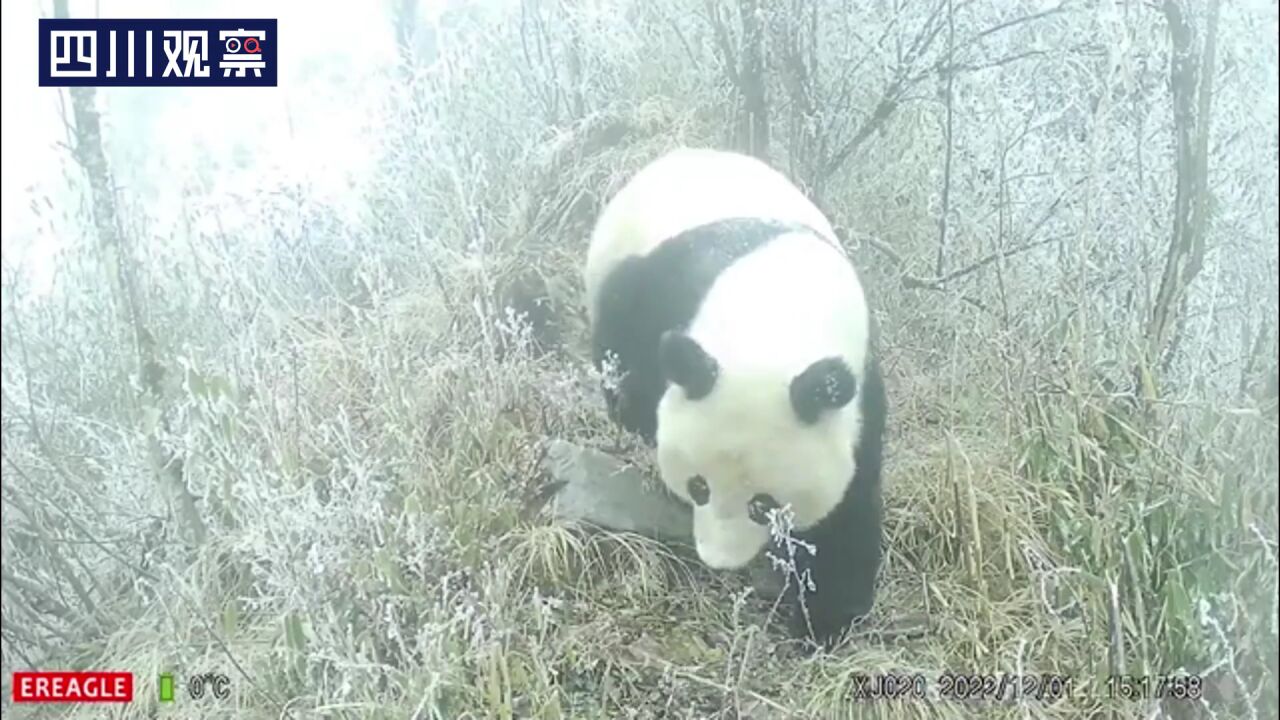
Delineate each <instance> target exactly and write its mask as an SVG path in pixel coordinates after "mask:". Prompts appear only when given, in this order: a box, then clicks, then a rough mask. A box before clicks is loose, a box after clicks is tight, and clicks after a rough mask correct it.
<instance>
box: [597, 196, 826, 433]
mask: <svg viewBox="0 0 1280 720" xmlns="http://www.w3.org/2000/svg"><path fill="white" fill-rule="evenodd" d="M799 230H806V228H803V227H801V226H799V225H792V224H788V223H781V222H775V221H772V220H763V219H759V218H734V219H729V220H720V221H717V222H713V223H708V224H706V225H701V226H699V227H696V228H692V229H690V230H686V231H685V232H682V233H680V234H679V235H677V236H675V237H674V238H671V239H670V240H668V241H667V242H665V243H663V244H661V245H660V246H658V248H656V249H655V250H654V251H653V252H651V253H649V254H648V255H645V256H632V257H629V258H627V259H625V260H623V261H622V262H621V263H619V264H618V266H617V267H616V268H614V269H613V270H612V271H611V272H610V273H609V275H608V277H607V278H606V279H605V280H604V282H603V284H602V285H601V287H600V293H599V296H598V297H597V298H596V314H595V327H594V328H592V340H591V345H592V360H593V362H594V363H595V366H596V369H601V368H603V366H604V361H605V358H606V357H607V356H608V355H610V354H611V355H612V356H613V357H614V358H615V369H616V371H617V372H618V373H619V374H620V378H619V379H618V380H617V387H616V389H613V390H611V389H609V388H608V387H606V388H605V401H606V404H607V406H608V409H609V417H610V418H612V419H613V420H614V421H615V422H617V423H619V424H620V425H622V426H623V427H625V428H626V429H628V430H630V431H632V432H634V433H636V434H638V435H640V436H641V437H642V438H644V440H645V442H647V443H648V444H650V445H653V444H654V442H655V441H656V440H655V438H656V435H657V430H658V401H659V400H661V399H662V394H663V393H664V392H666V389H667V382H666V380H665V379H664V378H663V375H662V370H661V362H660V360H659V353H658V347H659V344H660V342H661V339H662V335H663V333H665V332H667V331H668V330H674V331H677V332H684V331H685V330H687V329H688V327H689V323H690V322H691V321H692V320H693V318H694V316H695V315H696V314H697V312H698V308H699V307H700V306H701V305H702V300H703V298H704V297H706V294H707V291H708V290H709V289H710V288H711V284H712V283H713V282H714V281H715V279H716V277H717V276H719V275H720V273H721V272H723V271H724V269H725V268H727V267H728V266H729V265H731V264H733V263H734V262H735V261H737V260H739V259H741V258H743V257H745V256H746V255H749V254H750V253H752V252H754V251H755V250H756V249H758V248H761V247H763V246H764V245H765V244H767V243H768V242H769V241H770V240H773V239H774V238H777V237H780V236H782V235H785V234H787V233H791V232H796V231H799Z"/></svg>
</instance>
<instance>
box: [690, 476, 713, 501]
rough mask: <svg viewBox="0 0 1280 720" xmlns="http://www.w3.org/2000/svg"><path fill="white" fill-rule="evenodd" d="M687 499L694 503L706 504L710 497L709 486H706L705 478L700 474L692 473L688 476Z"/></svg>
mask: <svg viewBox="0 0 1280 720" xmlns="http://www.w3.org/2000/svg"><path fill="white" fill-rule="evenodd" d="M689 499H690V500H692V501H693V502H694V504H695V505H706V504H707V501H708V500H710V499H711V488H709V487H707V480H706V478H704V477H702V476H701V475H694V476H693V477H691V478H689Z"/></svg>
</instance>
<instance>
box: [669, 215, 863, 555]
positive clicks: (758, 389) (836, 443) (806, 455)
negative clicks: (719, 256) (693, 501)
mask: <svg viewBox="0 0 1280 720" xmlns="http://www.w3.org/2000/svg"><path fill="white" fill-rule="evenodd" d="M689 335H690V337H692V338H693V339H694V340H696V341H697V342H698V344H699V345H701V346H702V347H703V349H704V350H706V351H707V353H709V354H710V355H711V356H712V357H713V358H715V359H716V362H717V363H718V364H719V366H720V374H719V377H718V378H717V380H716V384H715V387H714V388H713V389H712V391H711V394H710V395H708V396H707V397H705V398H702V399H701V400H695V401H690V400H688V399H686V398H685V395H684V391H683V390H681V389H680V388H678V387H672V388H669V389H668V390H667V393H666V394H665V395H664V396H663V398H662V401H661V402H660V403H659V405H658V437H657V441H658V467H659V470H660V472H661V474H662V479H663V482H664V483H665V484H666V485H667V487H668V488H670V489H671V491H672V492H674V493H676V494H677V495H678V496H680V497H682V498H685V499H686V500H689V496H688V479H689V478H690V477H693V476H694V475H701V476H702V477H703V478H704V479H705V480H706V481H707V485H708V487H709V488H710V490H711V500H710V502H708V503H707V504H706V505H703V506H697V505H695V506H694V511H693V516H694V538H695V540H696V543H697V548H698V555H699V556H700V557H701V558H702V560H703V562H705V563H706V564H707V565H709V566H711V567H717V568H734V567H741V566H742V565H745V564H746V563H747V562H749V561H750V560H751V559H752V558H753V557H755V555H756V554H757V553H758V552H759V551H760V549H761V548H762V547H764V545H765V543H766V542H767V541H768V539H769V533H768V529H767V528H765V527H762V526H760V525H757V524H755V523H754V522H752V521H751V519H750V518H749V517H748V515H747V503H748V501H749V500H750V499H751V497H752V496H753V495H755V494H756V493H768V494H771V495H773V496H774V498H775V499H776V500H777V501H778V502H779V503H781V504H782V505H789V506H790V508H791V510H792V512H793V513H794V518H795V526H796V528H797V529H800V530H804V529H807V528H810V527H812V526H813V525H815V524H817V523H818V521H820V520H821V519H822V518H824V517H826V515H827V514H828V513H830V512H831V510H833V509H834V508H835V506H836V505H837V504H838V503H839V502H840V499H841V497H842V496H843V495H844V491H845V488H846V487H847V486H848V484H849V481H850V480H851V479H852V478H853V472H854V463H853V451H854V441H855V438H857V436H858V431H859V429H860V426H861V415H860V413H859V411H858V398H857V397H855V398H854V399H853V400H852V401H851V402H850V403H849V404H848V405H846V406H845V407H844V408H842V409H841V410H839V411H837V412H833V413H830V414H828V415H827V416H826V417H824V418H823V419H822V420H820V421H819V422H818V423H817V424H816V425H803V424H802V423H801V422H800V420H799V419H798V418H797V417H796V414H795V411H794V410H793V409H792V407H791V399H790V385H791V380H792V378H794V377H795V376H796V375H798V374H800V373H801V372H803V371H804V370H805V368H807V367H808V366H809V365H810V364H812V363H813V362H815V361H817V360H821V359H823V358H826V357H832V356H839V357H842V358H843V359H844V361H845V362H846V363H848V365H849V367H850V369H851V370H852V371H853V373H854V376H855V377H856V378H858V379H862V378H863V377H864V375H863V372H862V371H863V367H864V364H865V361H866V349H867V336H868V317H867V310H866V305H865V301H864V298H863V294H862V289H861V286H860V285H859V283H858V277H857V274H856V272H855V271H854V269H853V267H852V266H851V265H850V264H849V263H848V261H847V260H846V259H845V258H844V257H843V255H841V254H840V253H838V252H837V251H835V250H834V249H833V248H832V247H830V246H829V245H828V244H827V243H826V242H824V241H823V240H821V239H819V238H815V237H814V236H812V235H808V234H799V233H797V234H792V235H788V236H785V237H782V238H778V239H776V240H774V241H773V242H771V243H769V244H768V245H766V246H765V247H763V248H761V249H759V250H757V251H756V252H754V253H752V254H750V255H748V256H747V257H745V258H743V259H742V260H740V261H738V262H736V263H734V264H733V265H731V266H729V268H728V269H726V270H725V272H724V273H722V274H721V275H720V277H719V278H718V279H717V280H716V282H715V283H714V284H713V285H712V286H711V290H710V291H709V292H708V294H707V297H706V298H705V300H704V301H703V304H702V308H701V310H700V312H699V313H698V316H697V317H696V318H695V319H694V321H693V323H692V325H691V326H690V328H689Z"/></svg>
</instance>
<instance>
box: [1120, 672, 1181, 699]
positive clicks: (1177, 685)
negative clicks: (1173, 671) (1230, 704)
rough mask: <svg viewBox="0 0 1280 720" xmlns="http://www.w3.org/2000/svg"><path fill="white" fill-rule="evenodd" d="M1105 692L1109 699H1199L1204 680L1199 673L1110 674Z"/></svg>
mask: <svg viewBox="0 0 1280 720" xmlns="http://www.w3.org/2000/svg"><path fill="white" fill-rule="evenodd" d="M1105 692H1106V697H1107V699H1109V700H1199V699H1201V698H1202V697H1204V680H1203V679H1201V677H1200V676H1199V675H1112V676H1110V677H1108V678H1107V682H1106V685H1105Z"/></svg>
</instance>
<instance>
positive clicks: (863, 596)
mask: <svg viewBox="0 0 1280 720" xmlns="http://www.w3.org/2000/svg"><path fill="white" fill-rule="evenodd" d="M859 398H860V399H859V409H860V410H861V413H862V429H861V433H860V435H859V437H858V449H857V451H856V452H855V453H854V460H855V463H856V467H855V470H854V474H853V482H851V483H850V484H849V487H847V488H846V489H845V494H844V497H843V498H842V499H841V500H840V503H839V504H838V505H836V508H835V509H834V510H833V511H831V514H830V515H827V517H825V518H823V520H822V522H820V523H818V524H817V525H816V526H815V527H813V528H811V529H809V530H808V531H805V532H797V533H795V535H796V537H797V538H799V539H800V540H803V541H804V542H805V543H807V544H809V545H812V546H813V547H814V550H815V553H814V554H810V553H809V552H808V551H807V550H806V549H805V548H804V546H802V545H801V546H796V547H794V552H795V564H796V571H797V574H798V576H799V578H805V577H806V573H807V577H808V579H809V580H810V581H812V583H813V586H814V587H813V589H812V590H808V589H804V592H803V601H804V605H803V608H802V606H801V597H802V596H801V595H800V594H798V593H797V592H796V591H797V590H798V589H800V588H798V586H799V583H798V582H797V580H796V578H795V577H792V578H791V582H790V583H789V585H788V590H787V594H788V596H789V600H790V603H791V605H792V609H791V618H790V620H789V627H790V630H791V632H792V633H793V634H794V635H795V636H797V637H807V638H810V639H812V640H814V641H816V642H817V643H819V644H820V645H822V646H824V647H828V648H829V647H831V646H833V645H834V644H836V643H837V642H838V641H839V640H840V639H841V638H842V637H843V636H844V634H845V632H846V631H848V630H849V628H850V627H851V626H852V625H853V624H854V623H856V622H857V621H858V620H860V619H862V618H863V617H864V616H865V615H866V614H867V613H868V612H870V610H871V606H872V604H873V603H874V601H875V593H876V578H877V575H878V574H879V572H880V561H881V557H882V550H881V539H882V535H883V532H882V529H881V527H882V521H883V520H882V509H881V507H882V501H881V482H880V474H881V462H882V458H883V454H884V429H885V419H886V416H887V414H888V402H887V399H886V397H885V390H884V380H883V378H882V377H881V375H880V366H879V363H878V362H877V360H876V356H875V354H874V348H873V349H872V351H871V352H869V353H868V355H867V366H866V372H865V374H864V378H863V381H862V393H861V395H860V396H859ZM773 552H774V553H775V554H777V555H778V556H779V557H784V558H785V557H788V555H787V553H785V552H784V551H782V550H780V549H778V548H774V549H773ZM806 611H807V612H806Z"/></svg>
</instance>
